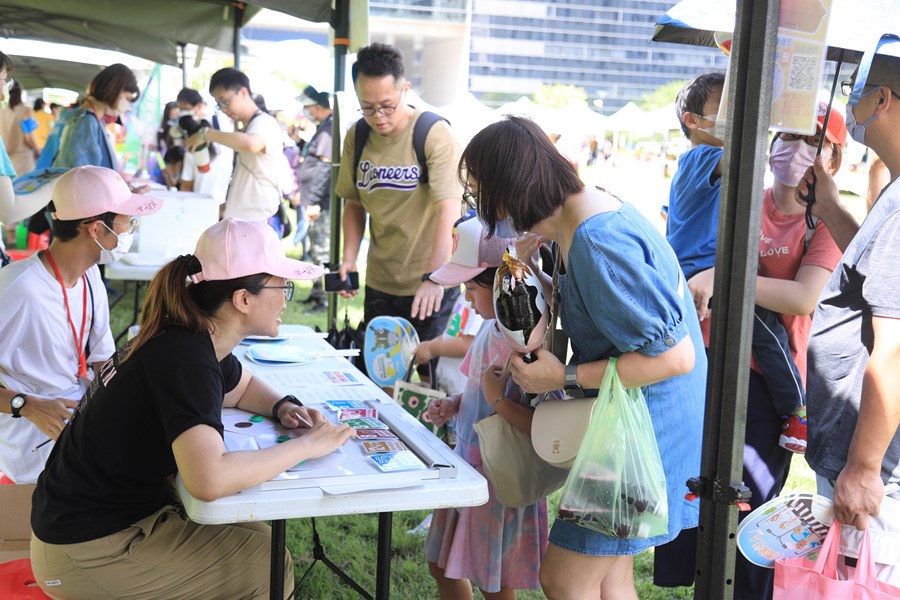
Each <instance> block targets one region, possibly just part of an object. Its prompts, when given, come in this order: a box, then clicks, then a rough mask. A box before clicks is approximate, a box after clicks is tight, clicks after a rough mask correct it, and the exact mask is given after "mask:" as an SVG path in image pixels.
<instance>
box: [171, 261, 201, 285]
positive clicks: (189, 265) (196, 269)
mask: <svg viewBox="0 0 900 600" xmlns="http://www.w3.org/2000/svg"><path fill="white" fill-rule="evenodd" d="M177 260H178V261H180V262H181V264H182V265H184V268H185V270H187V273H188V277H190V278H191V281H193V282H194V283H199V282H200V281H202V278H200V277H197V275H198V274H199V273H200V271H202V270H203V267H202V266H201V265H200V261H199V260H197V257H196V256H194V255H193V254H182V255H181V256H179V257H178V259H177Z"/></svg>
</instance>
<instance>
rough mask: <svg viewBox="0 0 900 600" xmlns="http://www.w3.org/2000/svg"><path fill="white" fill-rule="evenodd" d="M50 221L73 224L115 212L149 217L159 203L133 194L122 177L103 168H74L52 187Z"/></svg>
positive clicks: (160, 205)
mask: <svg viewBox="0 0 900 600" xmlns="http://www.w3.org/2000/svg"><path fill="white" fill-rule="evenodd" d="M52 199H53V206H55V207H56V212H54V213H53V218H54V219H57V220H59V221H75V220H78V219H87V218H89V217H98V216H100V215H102V214H104V213H116V214H118V215H128V216H130V217H143V216H146V215H152V214H153V213H155V212H156V211H158V210H159V209H160V208H162V204H163V201H162V200H161V199H159V198H154V197H152V196H148V195H145V194H133V193H132V192H131V190H130V189H129V188H128V184H127V183H125V180H124V179H122V177H121V176H120V175H119V174H118V173H116V172H115V171H113V170H112V169H107V168H105V167H94V166H85V167H75V168H74V169H72V170H70V171H68V172H67V173H64V174H63V175H62V176H60V178H59V179H58V180H57V181H56V185H55V187H54V188H53V194H52Z"/></svg>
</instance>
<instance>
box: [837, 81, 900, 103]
mask: <svg viewBox="0 0 900 600" xmlns="http://www.w3.org/2000/svg"><path fill="white" fill-rule="evenodd" d="M882 85H883V84H881V83H867V84H866V85H864V86H863V89H866V88H872V87H881V86H882ZM841 93H842V94H843V95H845V96H849V95H850V94H852V93H853V82H852V81H842V82H841ZM891 95H892V96H893V97H894V98H896V99H897V100H900V96H898V95H897V92H895V91H894V90H891Z"/></svg>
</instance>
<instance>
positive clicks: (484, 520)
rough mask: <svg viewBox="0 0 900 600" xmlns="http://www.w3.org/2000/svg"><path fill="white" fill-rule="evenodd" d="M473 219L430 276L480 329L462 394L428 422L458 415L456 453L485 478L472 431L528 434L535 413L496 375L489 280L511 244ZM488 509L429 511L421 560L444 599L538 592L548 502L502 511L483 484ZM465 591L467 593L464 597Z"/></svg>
mask: <svg viewBox="0 0 900 600" xmlns="http://www.w3.org/2000/svg"><path fill="white" fill-rule="evenodd" d="M487 235H488V232H487V230H486V229H485V228H484V226H483V225H482V224H481V222H480V221H479V220H478V219H476V218H469V219H467V220H462V221H460V222H457V224H456V225H455V227H454V234H453V244H454V247H453V256H452V257H451V259H450V262H449V263H447V264H446V265H444V266H443V267H441V268H440V269H438V270H437V271H435V272H434V273H432V274H431V279H432V280H433V281H435V282H437V283H440V284H442V285H459V284H465V287H466V298H467V299H468V300H469V301H470V302H471V303H472V306H473V307H474V308H475V311H476V312H477V313H478V314H479V315H480V316H481V317H482V318H484V323H483V324H482V326H481V328H480V329H479V330H478V333H477V334H476V335H475V339H474V341H473V342H472V346H471V348H470V349H469V352H468V353H467V354H466V357H465V359H463V363H462V372H463V373H464V374H465V375H466V376H467V380H466V386H465V389H464V390H463V392H462V393H461V394H457V395H456V396H451V397H449V398H443V399H440V400H434V401H432V403H431V405H430V406H429V407H428V416H429V417H430V418H431V420H432V422H433V423H434V424H435V425H437V426H440V425H443V424H444V423H445V422H447V420H449V419H450V418H451V417H453V416H454V415H455V416H456V419H457V420H456V453H457V454H459V455H460V456H462V457H463V458H465V460H466V461H467V462H468V463H469V464H470V465H472V466H473V467H475V469H476V470H477V471H478V472H479V473H481V474H482V475H484V470H483V469H482V466H481V451H480V447H479V443H478V435H477V434H476V433H475V429H474V424H475V423H476V422H477V421H480V420H481V419H484V418H485V417H488V416H489V415H491V413H494V412H496V413H498V414H500V415H501V416H502V417H503V418H505V419H507V420H508V421H509V422H510V423H511V424H512V425H513V426H514V427H516V428H518V429H521V430H522V431H524V432H526V433H529V434H530V432H531V418H532V416H533V413H534V411H533V409H532V408H531V407H530V406H529V405H528V402H527V401H526V400H525V397H524V394H523V393H522V391H521V389H519V387H518V386H517V385H515V384H514V383H512V382H510V383H509V384H506V385H505V389H504V384H505V379H503V378H498V377H497V376H496V375H495V370H496V369H497V368H498V366H502V365H505V364H506V363H507V360H508V359H509V355H510V353H511V352H512V349H511V348H510V346H509V344H508V343H507V341H506V338H505V337H504V336H503V334H502V333H500V330H499V329H498V328H497V325H496V322H495V316H496V315H495V313H494V301H493V286H494V276H495V274H496V272H497V267H499V266H500V265H501V264H502V262H503V254H504V252H506V249H507V247H508V246H510V245H513V244H515V241H516V240H515V239H513V238H500V237H497V236H493V237H487ZM488 492H489V494H490V497H489V499H488V501H487V504H483V505H481V506H476V507H472V508H447V509H439V510H436V511H435V512H434V515H433V517H432V521H431V526H430V528H429V531H428V539H427V541H426V542H425V558H426V560H427V561H428V568H429V570H430V571H431V574H432V576H433V577H434V578H435V580H436V581H437V585H438V588H439V590H440V595H441V597H442V598H450V597H454V598H456V597H459V598H464V597H470V596H471V593H472V584H475V585H476V586H478V588H479V589H481V591H482V592H483V593H484V595H485V596H486V597H491V598H494V597H497V598H514V597H515V590H517V589H540V581H539V579H538V571H539V570H540V565H541V559H542V557H543V555H544V551H545V550H546V548H547V533H548V522H547V501H546V499H542V500H541V501H539V502H537V503H535V504H532V505H530V506H526V507H523V508H512V507H508V506H504V505H503V504H501V503H500V501H499V500H497V498H496V497H495V495H494V490H493V486H492V485H491V484H490V482H488ZM466 590H468V591H466Z"/></svg>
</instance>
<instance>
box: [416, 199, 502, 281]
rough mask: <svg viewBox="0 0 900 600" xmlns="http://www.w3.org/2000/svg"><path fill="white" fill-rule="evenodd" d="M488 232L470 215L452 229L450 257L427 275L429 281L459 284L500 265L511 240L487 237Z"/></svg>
mask: <svg viewBox="0 0 900 600" xmlns="http://www.w3.org/2000/svg"><path fill="white" fill-rule="evenodd" d="M487 234H488V231H487V229H486V228H485V227H484V226H483V225H482V224H481V221H479V220H478V219H477V218H476V217H475V216H474V215H473V216H472V217H470V218H468V219H466V220H464V221H457V223H456V225H454V226H453V256H451V257H450V262H448V263H447V264H446V265H444V266H443V267H441V268H440V269H438V270H437V271H435V272H434V273H432V274H431V280H432V281H433V282H435V283H439V284H441V285H459V284H461V283H465V282H466V281H469V280H470V279H472V278H473V277H475V276H477V275H478V274H479V273H481V272H482V271H484V270H485V269H487V268H489V267H499V266H500V265H502V264H503V254H504V253H505V252H506V248H507V247H508V246H513V245H515V243H516V239H515V238H501V237H497V236H496V235H495V236H494V237H491V238H487Z"/></svg>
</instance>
